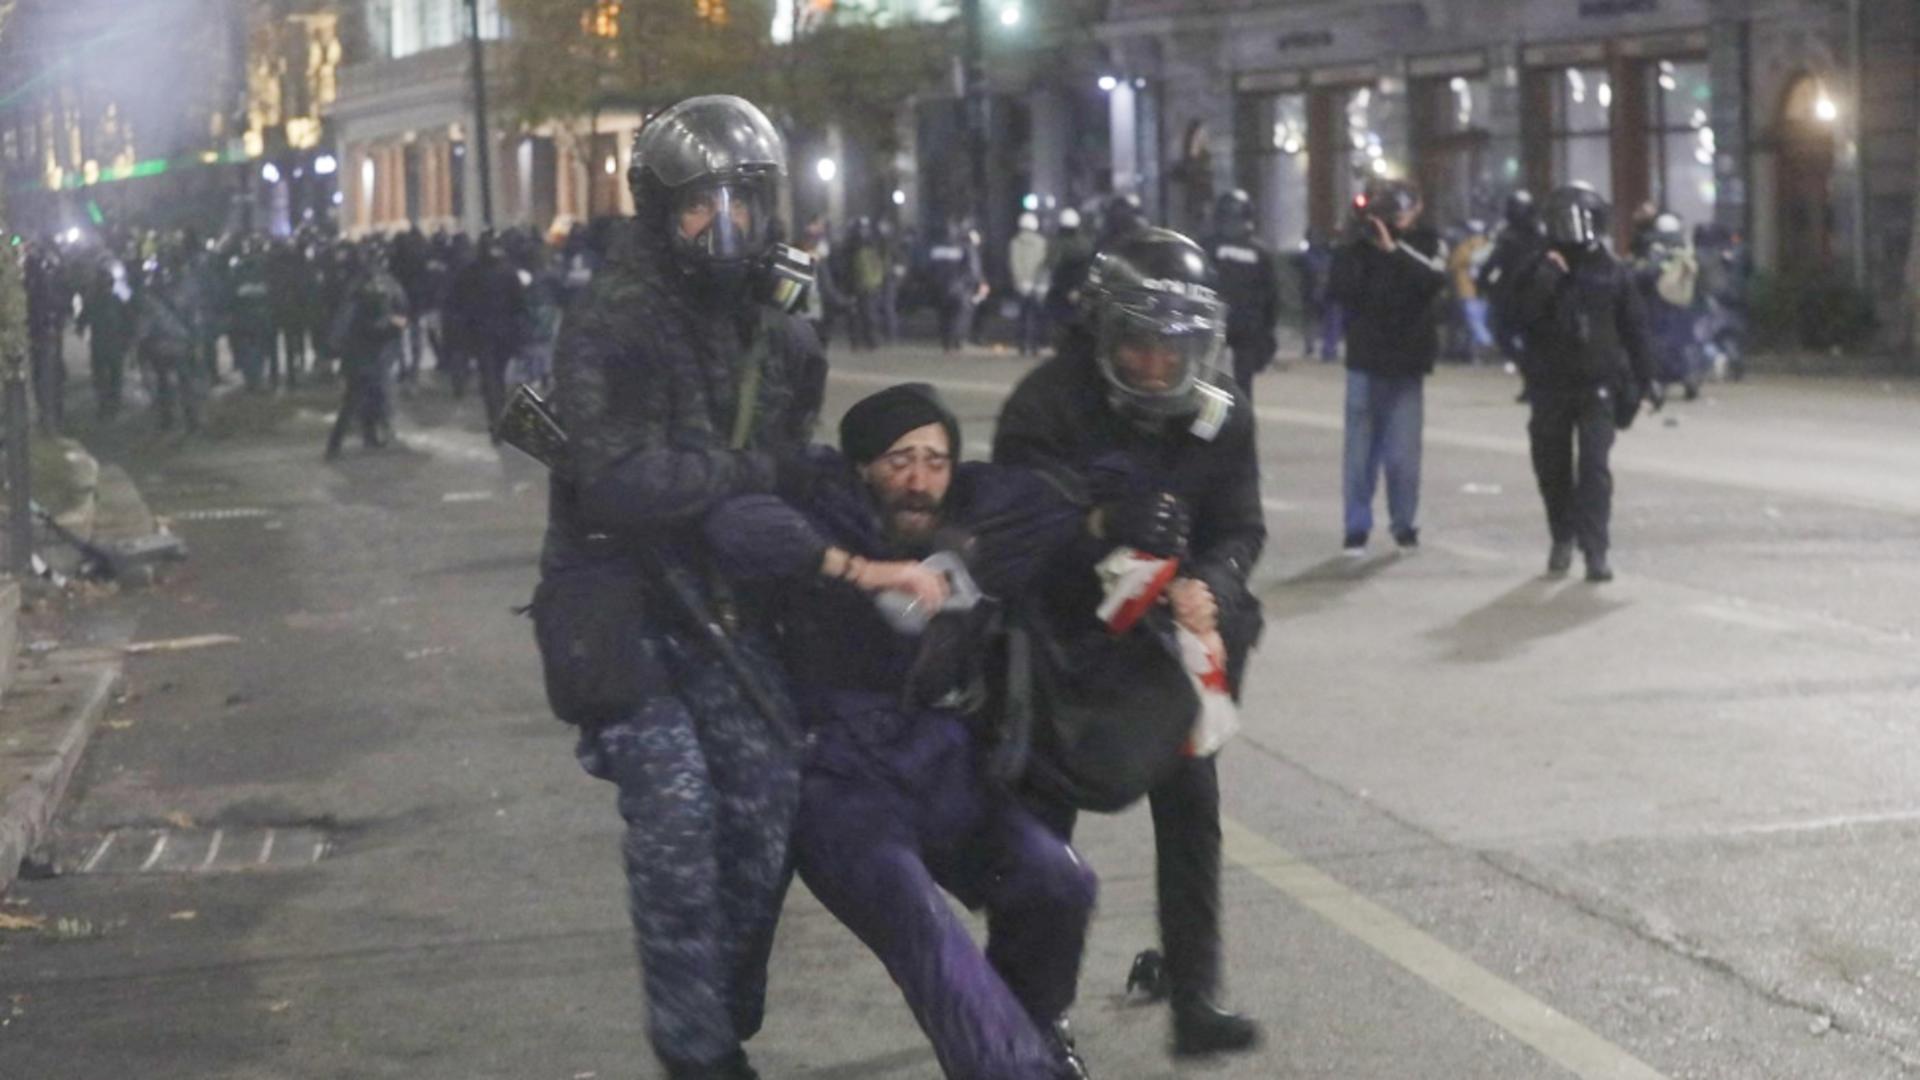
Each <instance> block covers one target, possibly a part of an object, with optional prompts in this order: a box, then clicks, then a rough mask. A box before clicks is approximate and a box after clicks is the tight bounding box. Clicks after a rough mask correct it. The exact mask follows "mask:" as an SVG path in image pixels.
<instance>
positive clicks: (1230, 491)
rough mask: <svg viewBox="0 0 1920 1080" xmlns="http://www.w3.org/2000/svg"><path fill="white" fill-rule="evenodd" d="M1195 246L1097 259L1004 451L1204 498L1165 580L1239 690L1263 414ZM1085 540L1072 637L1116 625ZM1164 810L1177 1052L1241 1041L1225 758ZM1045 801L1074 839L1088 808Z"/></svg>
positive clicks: (1045, 599) (1246, 1026) (1002, 429)
mask: <svg viewBox="0 0 1920 1080" xmlns="http://www.w3.org/2000/svg"><path fill="white" fill-rule="evenodd" d="M1216 288H1217V280H1216V278H1215V274H1214V270H1213V267H1212V266H1211V265H1210V264H1209V262H1208V260H1207V257H1206V253H1205V251H1204V250H1202V249H1201V247H1200V246H1199V245H1198V244H1195V243H1194V242H1193V241H1192V240H1189V239H1187V238H1186V237H1184V236H1181V235H1180V234H1178V233H1175V232H1170V231H1168V230H1165V229H1156V228H1150V227H1141V228H1139V229H1136V230H1134V231H1133V232H1131V233H1128V234H1126V235H1125V236H1122V237H1120V238H1117V239H1116V240H1115V241H1113V242H1112V244H1111V246H1109V247H1108V248H1107V249H1106V250H1104V251H1102V252H1101V253H1100V254H1099V255H1098V256H1096V257H1095V259H1094V263H1093V268H1092V270H1091V272H1090V273H1089V275H1088V279H1087V283H1086V286H1085V289H1084V293H1085V295H1084V297H1083V303H1082V310H1081V315H1080V317H1079V318H1078V319H1077V320H1076V322H1075V324H1074V325H1073V326H1071V327H1069V328H1068V330H1067V331H1066V333H1064V334H1063V335H1062V338H1061V341H1060V347H1059V349H1058V351H1057V353H1056V354H1055V356H1054V358H1053V359H1051V360H1049V361H1047V362H1046V363H1044V364H1041V365H1040V366H1039V367H1038V368H1035V369H1034V371H1033V372H1032V373H1031V374H1029V375H1028V376H1027V377H1026V378H1025V379H1022V380H1021V382H1020V384H1019V386H1017V387H1016V388H1015V389H1014V391H1013V394H1012V396H1011V397H1010V398H1008V400H1007V403H1006V406H1005V408H1004V410H1003V411H1002V412H1001V414H1000V422H999V426H998V428H997V430H996V432H995V436H994V447H993V458H994V461H995V462H997V463H1002V464H1011V465H1026V466H1033V467H1039V468H1045V469H1051V470H1067V471H1072V472H1079V473H1082V474H1084V473H1086V472H1088V471H1089V469H1090V467H1092V466H1093V465H1094V463H1095V462H1096V461H1099V462H1100V463H1101V466H1100V467H1101V469H1102V470H1103V471H1107V470H1112V469H1114V468H1115V466H1116V465H1117V464H1118V463H1121V462H1124V463H1125V469H1124V470H1123V471H1131V472H1133V473H1135V476H1136V479H1135V480H1134V481H1132V482H1133V483H1135V484H1137V485H1138V486H1139V487H1140V488H1141V489H1143V490H1149V491H1160V492H1168V493H1170V494H1171V495H1173V496H1175V497H1177V500H1176V505H1179V506H1182V507H1190V508H1191V510H1190V513H1191V536H1192V544H1191V550H1190V553H1189V557H1188V558H1187V559H1186V560H1184V561H1183V562H1182V565H1181V575H1182V576H1181V577H1180V578H1179V579H1178V580H1176V582H1175V583H1174V585H1173V586H1172V587H1171V588H1170V590H1169V597H1170V599H1171V601H1172V604H1173V608H1174V613H1175V617H1176V619H1178V620H1179V622H1180V623H1181V625H1183V626H1186V627H1187V629H1189V630H1190V631H1192V632H1193V633H1195V634H1197V635H1200V636H1202V637H1206V636H1208V635H1210V634H1212V633H1214V632H1218V633H1219V634H1220V636H1221V638H1222V640H1223V644H1224V645H1225V650H1226V653H1227V670H1228V678H1229V682H1230V684H1231V686H1232V689H1233V691H1234V693H1235V694H1236V695H1238V693H1239V689H1240V680H1241V677H1242V675H1243V674H1244V673H1245V668H1246V661H1247V656H1248V653H1249V652H1250V651H1251V649H1252V647H1253V645H1254V642H1255V640H1256V639H1257V638H1258V637H1259V633H1260V627H1261V615H1260V605H1259V601H1257V600H1256V599H1255V598H1254V597H1253V595H1252V593H1251V592H1250V591H1249V590H1248V588H1247V578H1248V575H1249V574H1251V573H1252V571H1253V566H1254V563H1255V562H1256V561H1257V560H1258V559H1259V557H1260V551H1261V548H1262V547H1263V546H1264V545H1265V543H1266V535H1267V529H1266V521H1265V518H1264V515H1263V513H1262V509H1261V505H1260V474H1259V463H1258V460H1257V459H1256V457H1255V454H1254V420H1253V410H1252V407H1251V406H1250V405H1249V404H1248V402H1247V399H1246V396H1245V395H1244V394H1241V393H1238V392H1236V391H1235V390H1234V389H1233V388H1232V385H1231V383H1230V382H1229V381H1228V378H1227V377H1226V376H1225V374H1224V373H1223V372H1220V371H1219V370H1218V358H1219V353H1220V349H1221V346H1222V344H1223V343H1224V341H1225V337H1226V311H1225V308H1224V305H1223V304H1222V303H1221V302H1220V298H1219V295H1218V292H1217V291H1216ZM1089 554H1093V555H1094V558H1096V559H1097V558H1098V557H1099V556H1101V555H1104V554H1105V552H1098V553H1089V552H1087V551H1085V550H1084V549H1082V550H1076V551H1075V552H1073V553H1071V554H1070V555H1069V556H1067V557H1066V560H1065V561H1064V562H1063V563H1062V564H1061V565H1060V566H1058V568H1057V572H1054V573H1049V574H1047V575H1044V576H1043V577H1042V578H1041V580H1043V581H1046V582H1048V584H1047V585H1046V586H1045V587H1044V588H1043V589H1042V590H1041V605H1042V608H1043V610H1044V613H1045V615H1046V617H1047V622H1048V624H1049V625H1051V626H1052V627H1055V628H1057V629H1059V631H1060V633H1061V634H1062V635H1063V636H1066V635H1069V634H1072V633H1074V632H1076V631H1077V632H1083V633H1084V632H1087V631H1094V632H1097V633H1105V630H1104V624H1101V623H1099V621H1098V618H1097V616H1096V615H1095V614H1094V612H1095V610H1096V608H1097V607H1098V606H1099V601H1100V596H1101V586H1100V583H1099V580H1098V577H1097V574H1096V572H1095V569H1094V566H1093V563H1092V562H1091V561H1090V560H1089V559H1088V555H1089ZM1148 801H1149V803H1150V805H1151V807H1152V811H1153V831H1154V859H1155V863H1156V874H1155V880H1156V883H1157V885H1158V889H1159V901H1160V903H1159V906H1160V938H1161V943H1162V946H1163V947H1164V949H1165V953H1166V968H1165V971H1166V977H1165V980H1164V982H1165V986H1164V989H1165V991H1166V992H1167V993H1168V995H1169V997H1170V999H1171V1003H1172V1006H1173V1036H1174V1038H1173V1048H1174V1052H1175V1053H1176V1054H1181V1055H1199V1054H1210V1053H1218V1052H1222V1051H1235V1050H1245V1049H1248V1048H1251V1047H1252V1046H1254V1045H1255V1044H1256V1043H1257V1042H1258V1041H1259V1037H1260V1032H1259V1028H1258V1026H1257V1025H1255V1024H1254V1022H1253V1021H1251V1020H1249V1019H1247V1018H1246V1017H1243V1016H1240V1015H1237V1014H1235V1013H1232V1012H1229V1011H1227V1010H1225V1009H1223V1008H1221V1007H1220V1005H1219V994H1220V982H1221V970H1220V969H1221V955H1220V952H1221V944H1220V940H1221V939H1220V780H1219V774H1218V772H1217V771H1216V769H1215V763H1214V759H1213V758H1211V757H1189V758H1182V759H1181V761H1180V763H1179V764H1178V766H1177V767H1176V768H1175V769H1174V770H1173V772H1172V773H1171V774H1170V776H1169V778H1168V779H1166V780H1165V781H1163V782H1162V783H1161V784H1160V785H1159V786H1158V787H1156V788H1155V789H1154V790H1153V791H1152V792H1150V793H1149V795H1148ZM1036 808H1037V809H1038V810H1039V812H1040V813H1041V814H1042V816H1043V817H1045V818H1046V819H1048V820H1049V821H1050V823H1052V824H1053V825H1054V826H1055V827H1056V828H1058V829H1059V830H1060V831H1061V833H1062V834H1063V835H1066V836H1069V837H1070V835H1071V832H1072V828H1073V823H1074V818H1075V813H1074V811H1073V810H1072V809H1071V808H1069V807H1065V806H1060V805H1057V804H1051V803H1048V802H1046V801H1042V802H1040V803H1038V804H1037V805H1036Z"/></svg>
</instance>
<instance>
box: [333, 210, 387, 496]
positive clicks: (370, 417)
mask: <svg viewBox="0 0 1920 1080" xmlns="http://www.w3.org/2000/svg"><path fill="white" fill-rule="evenodd" d="M406 328H407V294H406V293H405V292H404V291H403V290H402V289H401V288H400V283H399V282H398V281H395V280H394V278H393V275H392V274H391V273H389V272H388V271H387V266H386V253H385V251H384V250H382V248H381V247H380V245H379V244H378V243H377V242H376V241H372V240H367V241H362V242H361V243H360V245H359V249H358V252H357V264H356V266H355V270H354V276H353V279H352V284H351V285H350V286H349V287H348V289H347V293H346V296H345V297H344V298H343V299H342V301H341V306H340V310H339V311H338V312H336V313H335V314H334V320H333V326H332V328H331V329H330V331H329V334H328V336H329V337H331V338H332V339H333V350H334V352H336V353H337V354H338V355H339V357H340V373H341V375H342V376H343V377H344V379H345V381H346V384H347V385H346V390H345V392H344V396H343V397H342V399H341V401H340V414H339V415H338V416H336V417H335V418H334V421H333V431H332V433H331V434H329V435H328V436H327V460H329V461H331V460H333V459H334V458H337V457H339V456H340V443H341V442H342V441H343V440H345V439H346V437H347V430H348V429H349V428H350V427H352V426H353V425H354V423H355V422H356V421H357V422H358V423H359V425H360V442H361V445H363V446H365V447H366V448H367V449H369V450H377V449H380V448H381V447H384V446H386V445H387V444H388V443H390V442H392V441H393V373H394V369H395V368H396V367H397V366H398V365H399V363H400V352H401V349H402V348H403V347H404V346H403V344H402V342H401V340H400V337H401V334H402V333H403V332H404V331H405V330H406Z"/></svg>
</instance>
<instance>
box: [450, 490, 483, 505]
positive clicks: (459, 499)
mask: <svg viewBox="0 0 1920 1080" xmlns="http://www.w3.org/2000/svg"><path fill="white" fill-rule="evenodd" d="M440 501H441V502H443V503H477V502H492V501H493V492H491V491H449V492H447V493H446V494H445V495H442V496H440Z"/></svg>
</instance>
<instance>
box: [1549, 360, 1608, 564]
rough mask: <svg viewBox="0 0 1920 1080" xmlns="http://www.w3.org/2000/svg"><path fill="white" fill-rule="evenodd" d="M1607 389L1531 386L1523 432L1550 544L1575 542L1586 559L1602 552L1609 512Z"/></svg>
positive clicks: (1605, 550) (1605, 546)
mask: <svg viewBox="0 0 1920 1080" xmlns="http://www.w3.org/2000/svg"><path fill="white" fill-rule="evenodd" d="M1614 393H1617V390H1615V389H1614V388H1612V387H1587V388H1584V389H1563V388H1557V387H1555V388H1549V387H1544V386H1536V387H1533V388H1532V397H1531V399H1530V400H1531V403H1532V406H1533V416H1532V418H1531V419H1530V420H1529V421H1528V422H1527V436H1528V439H1529V441H1530V442H1531V443H1532V447H1533V475H1534V478H1535V479H1536V480H1537V481H1539V484H1540V498H1541V500H1542V501H1544V502H1545V503H1546V509H1547V528H1548V529H1549V530H1550V531H1551V532H1552V534H1553V542H1554V543H1556V544H1567V543H1576V544H1578V545H1579V546H1580V551H1581V553H1582V554H1584V555H1585V556H1586V557H1587V558H1589V559H1594V558H1599V557H1602V556H1605V555H1606V553H1607V523H1608V519H1609V518H1610V517H1611V516H1612V514H1613V471H1612V470H1611V469H1610V468H1609V467H1608V465H1607V457H1608V455H1609V454H1610V453H1611V452H1612V451H1613V432H1614V426H1613V398H1612V395H1613V394H1614Z"/></svg>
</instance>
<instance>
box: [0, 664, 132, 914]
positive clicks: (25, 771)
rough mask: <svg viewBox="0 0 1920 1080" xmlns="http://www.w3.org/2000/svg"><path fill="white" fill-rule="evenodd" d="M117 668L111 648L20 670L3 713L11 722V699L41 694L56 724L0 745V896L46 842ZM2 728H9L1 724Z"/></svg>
mask: <svg viewBox="0 0 1920 1080" xmlns="http://www.w3.org/2000/svg"><path fill="white" fill-rule="evenodd" d="M123 669H124V663H123V661H122V660H121V659H120V657H119V655H118V653H117V651H116V650H99V649H90V650H74V652H73V653H72V654H70V655H68V656H62V655H60V654H55V655H54V656H53V657H51V658H49V661H48V663H46V664H45V665H44V666H40V667H36V668H33V669H31V670H24V671H22V672H21V673H20V675H19V678H18V680H17V682H16V685H15V686H14V688H13V690H12V691H11V692H10V693H9V695H8V696H9V699H10V700H9V702H8V706H9V707H8V710H7V711H8V713H9V717H10V719H11V720H13V721H15V722H17V721H18V718H19V717H18V714H19V713H20V712H21V711H22V710H21V709H20V704H21V702H19V701H18V700H17V699H19V698H22V697H27V698H29V699H32V698H37V697H39V696H41V695H44V696H45V697H46V698H47V699H49V700H47V701H46V702H45V704H46V705H47V706H49V707H51V708H52V709H53V710H56V712H55V719H54V720H52V721H50V722H46V723H42V724H37V725H34V724H30V725H28V726H27V728H26V729H25V731H24V733H23V734H21V735H16V736H13V737H12V738H10V739H8V740H7V742H9V743H11V742H13V741H15V740H21V741H23V742H24V743H25V745H24V746H22V747H19V748H16V747H14V746H11V745H6V744H0V789H4V790H5V796H4V800H3V801H0V894H4V893H5V892H6V891H7V889H8V888H9V887H11V886H12V885H13V882H14V879H16V878H17V877H19V874H20V864H21V863H22V862H23V861H25V860H26V858H27V856H28V855H29V854H31V853H32V852H33V849H34V848H35V847H36V846H38V845H39V843H40V842H41V840H43V839H44V838H45V837H46V834H47V830H48V829H49V828H50V827H51V826H52V824H53V818H54V815H55V814H56V813H57V812H58V811H59V809H60V801H61V799H62V798H63V797H65V795H66V793H67V785H68V783H69V782H70V781H71V780H72V779H73V774H74V771H75V770H76V769H78V768H79V766H80V758H81V756H82V754H83V753H85V751H86V748H87V742H88V740H89V739H91V738H92V737H93V732H94V729H95V728H96V727H98V726H99V723H100V718H101V717H102V716H104V715H106V711H107V707H108V706H109V705H110V704H112V702H113V698H114V694H115V692H116V691H117V690H118V689H119V688H120V684H121V679H122V672H123ZM8 726H9V728H10V729H11V727H12V726H13V724H9V725H8Z"/></svg>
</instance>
